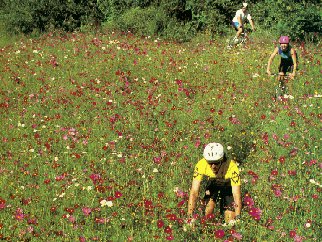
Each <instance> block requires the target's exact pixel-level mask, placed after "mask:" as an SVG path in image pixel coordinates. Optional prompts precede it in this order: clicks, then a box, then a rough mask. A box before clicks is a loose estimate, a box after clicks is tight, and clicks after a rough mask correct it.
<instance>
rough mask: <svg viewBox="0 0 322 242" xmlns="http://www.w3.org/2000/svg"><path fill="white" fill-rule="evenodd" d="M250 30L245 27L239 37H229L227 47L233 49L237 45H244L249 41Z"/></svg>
mask: <svg viewBox="0 0 322 242" xmlns="http://www.w3.org/2000/svg"><path fill="white" fill-rule="evenodd" d="M248 32H249V31H248V30H247V29H244V31H243V32H242V33H241V34H240V36H239V38H237V37H236V36H234V37H232V38H231V39H229V40H228V46H227V48H228V49H231V48H233V47H236V46H242V47H244V46H245V45H246V43H247V42H248V41H249V37H248Z"/></svg>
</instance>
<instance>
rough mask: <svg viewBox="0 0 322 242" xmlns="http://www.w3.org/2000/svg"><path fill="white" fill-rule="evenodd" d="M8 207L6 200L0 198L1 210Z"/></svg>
mask: <svg viewBox="0 0 322 242" xmlns="http://www.w3.org/2000/svg"><path fill="white" fill-rule="evenodd" d="M5 207H6V200H4V199H2V198H0V210H1V209H4V208H5Z"/></svg>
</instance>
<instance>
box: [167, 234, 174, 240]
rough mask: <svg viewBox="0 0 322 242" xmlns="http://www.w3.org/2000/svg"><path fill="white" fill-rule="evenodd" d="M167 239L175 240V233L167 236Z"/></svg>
mask: <svg viewBox="0 0 322 242" xmlns="http://www.w3.org/2000/svg"><path fill="white" fill-rule="evenodd" d="M166 239H167V240H173V239H174V237H173V235H172V234H171V235H169V236H167V237H166Z"/></svg>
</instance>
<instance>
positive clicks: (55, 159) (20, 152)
mask: <svg viewBox="0 0 322 242" xmlns="http://www.w3.org/2000/svg"><path fill="white" fill-rule="evenodd" d="M2 43H4V46H3V47H2V50H1V59H0V60H1V67H2V68H1V72H0V80H1V82H0V83H1V84H0V87H1V89H0V93H1V102H0V112H1V128H0V130H1V146H0V147H1V168H0V174H1V176H0V177H1V178H0V185H1V190H0V215H1V216H0V238H1V239H3V240H8V241H39V240H45V241H75V240H79V241H151V240H156V241H165V240H173V241H214V240H215V241H237V240H243V241H318V240H319V239H320V238H321V237H322V235H321V231H322V230H321V225H322V224H321V221H322V217H321V209H320V204H321V187H322V185H321V183H322V181H321V176H320V175H321V168H322V163H321V138H322V137H321V117H322V116H321V109H320V107H321V98H319V94H321V84H320V76H321V70H320V69H321V65H320V62H321V56H320V55H319V54H318V52H319V49H320V47H321V46H309V47H308V46H306V45H304V44H302V45H300V44H295V48H296V49H297V50H298V52H300V58H301V63H300V70H299V71H298V74H297V76H296V79H295V80H294V81H291V82H290V83H289V85H291V87H292V90H293V93H291V94H292V95H293V96H294V99H283V100H282V101H279V102H276V101H274V100H273V96H274V89H275V86H276V85H277V83H276V80H274V78H270V77H267V76H266V74H265V70H266V63H267V60H268V57H269V54H270V52H272V51H273V48H274V43H273V41H272V40H269V41H267V39H262V38H260V37H256V36H255V37H254V38H253V42H252V43H250V44H249V46H248V47H249V48H246V49H239V48H236V49H233V50H227V49H226V48H225V46H226V40H225V38H224V37H221V38H216V39H215V40H210V38H209V36H207V35H206V36H202V37H201V38H200V37H198V38H196V39H195V40H193V41H192V42H189V43H184V44H178V43H174V42H168V41H163V40H160V39H157V38H153V37H141V38H139V37H136V36H134V35H132V34H131V33H129V32H128V33H123V34H119V33H114V32H113V33H111V32H110V33H106V34H96V35H95V36H93V35H90V34H83V33H72V34H65V35H57V34H47V35H44V36H42V37H40V38H37V39H23V40H20V41H19V42H14V43H9V42H8V41H6V40H5V41H3V40H2ZM277 65H278V61H277V60H276V61H275V62H274V67H273V68H275V69H276V68H277ZM213 141H216V142H222V143H223V144H224V145H225V147H226V148H227V154H228V156H229V158H232V159H235V160H237V161H238V162H239V164H240V169H241V175H242V178H243V185H242V192H243V199H244V201H246V202H245V204H244V205H245V206H244V208H243V212H242V222H240V223H239V224H237V225H236V226H235V227H233V228H230V227H229V228H228V227H223V226H222V225H221V224H220V222H221V218H220V217H219V215H218V214H217V213H216V214H215V215H216V216H215V219H208V218H205V217H204V216H203V213H202V209H201V210H200V211H198V212H197V215H196V216H198V220H197V224H196V229H195V230H193V231H184V229H183V227H184V225H185V220H186V210H187V196H188V192H189V186H190V184H191V179H192V171H193V167H194V165H195V163H196V162H197V161H198V159H200V158H201V154H202V149H203V145H205V144H207V143H208V142H213ZM247 201H248V202H247ZM250 201H251V202H250ZM200 206H201V205H200Z"/></svg>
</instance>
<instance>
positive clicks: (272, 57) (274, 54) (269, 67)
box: [266, 47, 278, 75]
mask: <svg viewBox="0 0 322 242" xmlns="http://www.w3.org/2000/svg"><path fill="white" fill-rule="evenodd" d="M277 54H278V47H276V48H275V49H274V51H273V53H272V54H271V56H270V57H269V59H268V63H267V70H266V72H267V74H268V75H270V74H271V64H272V62H273V60H274V58H275V56H276V55H277Z"/></svg>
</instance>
